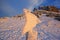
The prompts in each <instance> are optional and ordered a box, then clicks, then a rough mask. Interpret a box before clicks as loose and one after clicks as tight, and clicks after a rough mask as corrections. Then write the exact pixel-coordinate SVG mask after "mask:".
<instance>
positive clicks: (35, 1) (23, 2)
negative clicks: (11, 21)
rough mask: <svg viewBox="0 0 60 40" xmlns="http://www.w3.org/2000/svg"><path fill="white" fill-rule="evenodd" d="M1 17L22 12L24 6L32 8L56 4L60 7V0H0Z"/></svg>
mask: <svg viewBox="0 0 60 40" xmlns="http://www.w3.org/2000/svg"><path fill="white" fill-rule="evenodd" d="M0 3H1V7H0V17H5V16H14V15H18V14H21V13H22V12H23V9H24V8H27V9H30V10H32V9H33V8H34V7H37V6H47V5H49V6H50V5H54V6H56V7H58V8H60V0H0Z"/></svg>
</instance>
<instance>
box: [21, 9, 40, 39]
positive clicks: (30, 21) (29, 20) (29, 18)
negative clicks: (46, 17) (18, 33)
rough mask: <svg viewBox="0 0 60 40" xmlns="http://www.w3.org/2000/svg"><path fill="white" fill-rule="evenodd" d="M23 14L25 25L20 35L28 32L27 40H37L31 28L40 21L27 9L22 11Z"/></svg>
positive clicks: (35, 33)
mask: <svg viewBox="0 0 60 40" xmlns="http://www.w3.org/2000/svg"><path fill="white" fill-rule="evenodd" d="M24 13H25V16H26V23H25V26H24V28H23V31H22V35H24V34H26V33H27V32H28V38H27V40H37V32H36V31H34V30H33V28H34V27H35V26H36V24H38V23H40V20H39V19H38V18H37V16H35V15H34V14H32V13H31V12H30V11H29V10H27V9H24Z"/></svg>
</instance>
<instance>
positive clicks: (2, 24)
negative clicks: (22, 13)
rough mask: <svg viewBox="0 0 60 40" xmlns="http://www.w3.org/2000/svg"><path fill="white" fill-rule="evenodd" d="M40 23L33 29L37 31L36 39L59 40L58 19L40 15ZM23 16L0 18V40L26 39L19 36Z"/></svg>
mask: <svg viewBox="0 0 60 40" xmlns="http://www.w3.org/2000/svg"><path fill="white" fill-rule="evenodd" d="M39 19H40V20H41V23H39V24H37V25H36V27H34V28H33V30H35V31H37V33H38V35H37V40H60V21H57V20H55V19H54V18H50V17H46V16H45V15H41V16H40V17H39ZM24 24H25V17H7V18H0V40H26V35H24V36H23V37H22V36H21V32H22V29H23V27H24Z"/></svg>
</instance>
